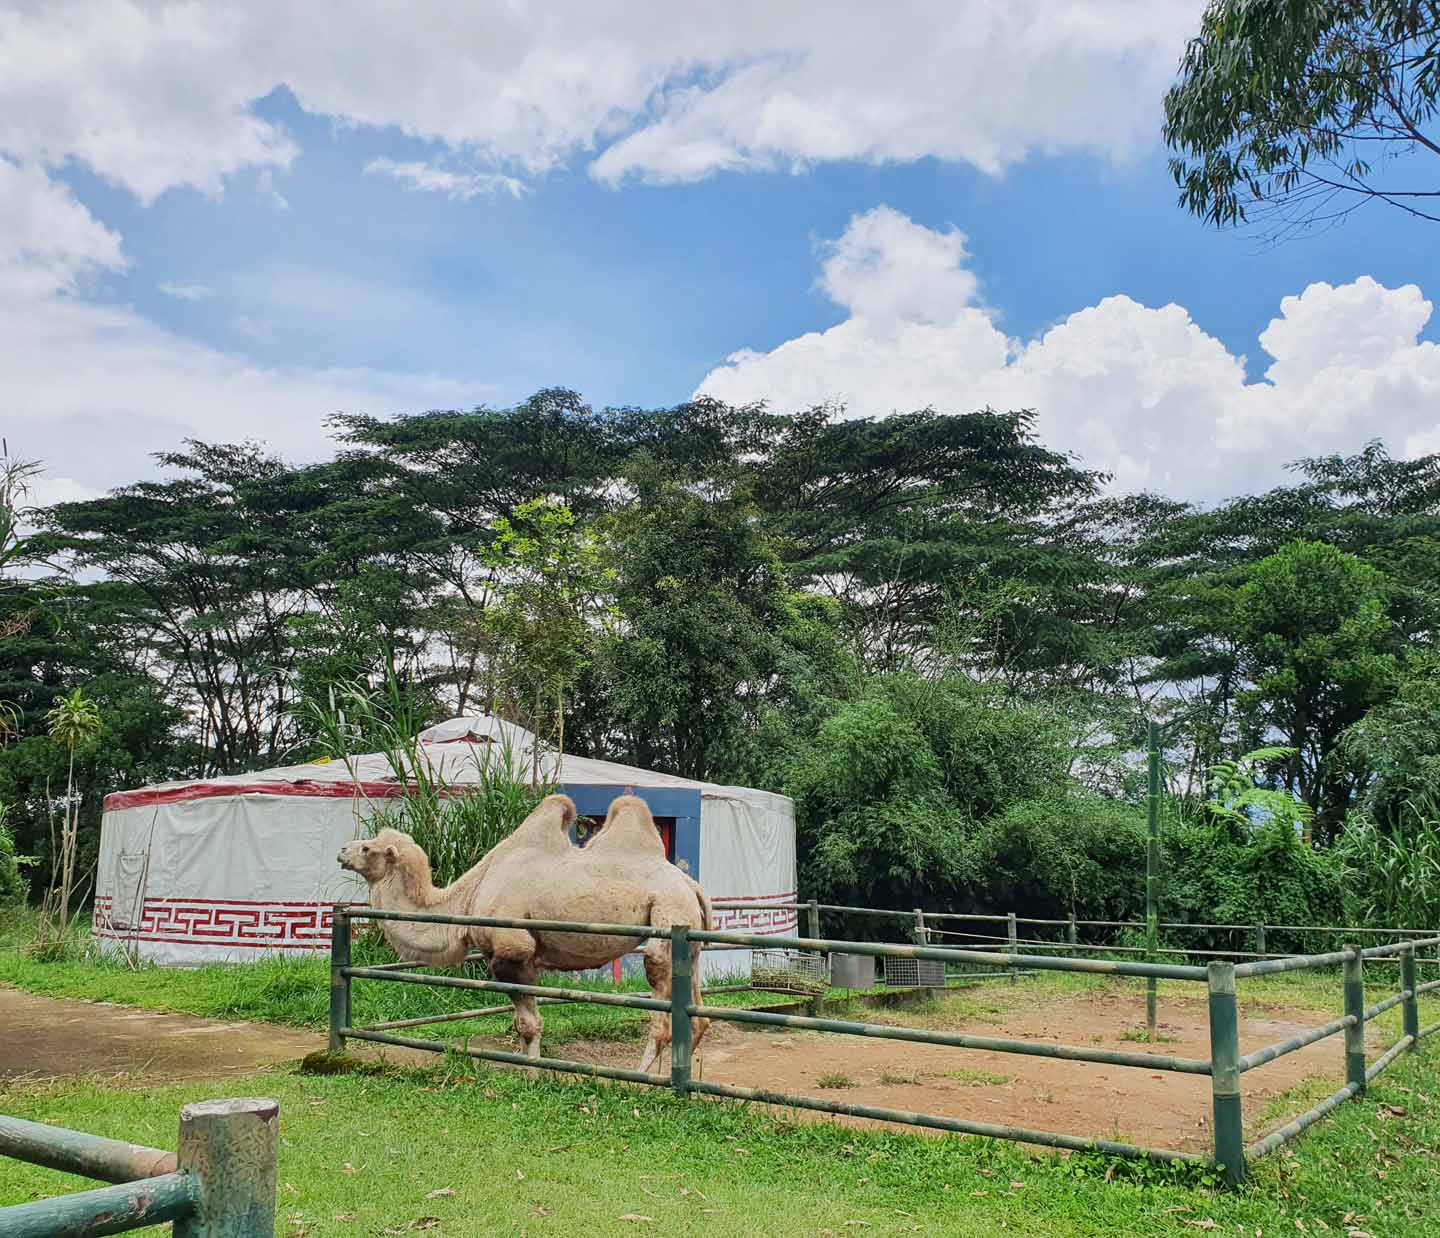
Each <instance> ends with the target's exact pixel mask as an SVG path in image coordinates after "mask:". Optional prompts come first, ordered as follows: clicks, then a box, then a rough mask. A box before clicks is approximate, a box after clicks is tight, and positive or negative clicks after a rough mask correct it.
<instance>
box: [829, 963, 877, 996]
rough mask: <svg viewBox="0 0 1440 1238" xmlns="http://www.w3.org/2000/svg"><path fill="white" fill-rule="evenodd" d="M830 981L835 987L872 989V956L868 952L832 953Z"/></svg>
mask: <svg viewBox="0 0 1440 1238" xmlns="http://www.w3.org/2000/svg"><path fill="white" fill-rule="evenodd" d="M830 983H831V984H833V985H834V986H835V987H836V988H837V989H873V988H874V987H875V959H874V957H873V956H872V955H869V954H832V955H831V956H830Z"/></svg>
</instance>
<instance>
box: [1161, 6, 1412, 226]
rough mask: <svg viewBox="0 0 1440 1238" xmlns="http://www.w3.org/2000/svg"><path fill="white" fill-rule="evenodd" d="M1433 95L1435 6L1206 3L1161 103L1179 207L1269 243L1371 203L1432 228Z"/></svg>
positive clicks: (1333, 219) (1210, 221) (1332, 220)
mask: <svg viewBox="0 0 1440 1238" xmlns="http://www.w3.org/2000/svg"><path fill="white" fill-rule="evenodd" d="M1437 97H1440V3H1437V0H1210V3H1209V4H1208V6H1207V7H1206V9H1205V13H1204V16H1203V17H1202V18H1201V22H1200V33H1199V35H1198V36H1197V37H1196V38H1195V39H1193V40H1192V41H1191V42H1190V45H1189V47H1188V48H1187V49H1186V52H1185V58H1184V61H1183V63H1182V65H1181V69H1180V80H1179V81H1178V82H1177V83H1176V84H1175V85H1174V86H1173V87H1172V88H1171V89H1170V92H1169V93H1168V94H1167V95H1166V97H1165V140H1166V141H1167V142H1168V143H1169V144H1170V146H1171V148H1172V149H1173V150H1174V151H1175V152H1176V153H1175V157H1174V158H1173V159H1172V160H1171V162H1170V169H1171V172H1172V174H1173V175H1174V177H1175V183H1176V184H1177V185H1178V186H1179V187H1180V202H1181V204H1182V205H1183V206H1184V207H1185V208H1186V209H1187V210H1189V211H1191V212H1192V213H1194V214H1195V215H1197V216H1199V217H1200V218H1202V219H1204V220H1206V221H1207V222H1209V223H1213V224H1217V225H1226V224H1236V223H1241V222H1244V221H1246V220H1250V221H1253V222H1259V223H1262V224H1265V225H1267V226H1268V227H1269V229H1270V232H1271V234H1272V235H1274V236H1284V235H1286V234H1287V233H1289V232H1291V231H1293V230H1295V229H1296V228H1301V227H1305V226H1307V225H1311V224H1326V223H1331V222H1334V221H1335V220H1337V219H1341V218H1343V217H1344V216H1346V215H1348V214H1349V213H1350V212H1351V211H1353V210H1355V209H1356V208H1357V207H1360V206H1363V205H1366V204H1367V203H1371V202H1379V203H1383V204H1386V205H1388V206H1391V207H1393V208H1395V209H1396V210H1398V211H1401V212H1403V213H1405V214H1407V215H1409V216H1412V217H1414V218H1418V219H1426V220H1432V221H1435V220H1440V188H1437V182H1436V177H1435V174H1436V168H1437V166H1440V165H1435V164H1431V163H1429V162H1428V157H1429V156H1434V155H1440V132H1437V131H1436V127H1435V120H1436V115H1435V113H1436V105H1437ZM1412 154H1414V155H1417V156H1422V157H1423V158H1413V159H1412V158H1406V156H1410V155H1412Z"/></svg>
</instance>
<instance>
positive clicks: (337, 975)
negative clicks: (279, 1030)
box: [330, 903, 351, 1053]
mask: <svg viewBox="0 0 1440 1238" xmlns="http://www.w3.org/2000/svg"><path fill="white" fill-rule="evenodd" d="M349 966H350V915H349V913H348V912H347V911H346V910H345V908H344V907H343V906H341V905H340V904H339V903H337V904H336V905H335V908H334V910H333V911H332V912H331V915H330V1052H331V1053H339V1052H340V1051H341V1050H343V1049H344V1047H345V1038H344V1037H343V1036H342V1035H341V1034H340V1029H341V1028H346V1027H350V1026H351V1022H350V977H349V976H347V975H346V974H345V969H346V968H347V967H349Z"/></svg>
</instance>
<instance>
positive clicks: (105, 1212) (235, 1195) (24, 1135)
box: [0, 1099, 280, 1238]
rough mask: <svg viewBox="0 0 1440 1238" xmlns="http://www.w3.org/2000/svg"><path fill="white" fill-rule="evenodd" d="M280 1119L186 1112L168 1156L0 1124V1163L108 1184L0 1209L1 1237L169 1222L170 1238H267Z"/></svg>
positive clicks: (216, 1108) (267, 1108) (262, 1107)
mask: <svg viewBox="0 0 1440 1238" xmlns="http://www.w3.org/2000/svg"><path fill="white" fill-rule="evenodd" d="M279 1115H280V1106H279V1103H278V1102H276V1101H273V1100H265V1099H245V1100H216V1101H205V1102H203V1103H201V1104H195V1105H186V1106H185V1107H184V1108H183V1109H182V1110H181V1111H180V1135H179V1142H178V1144H177V1148H178V1150H177V1151H176V1152H164V1151H162V1150H161V1149H159V1148H147V1147H145V1146H144V1145H142V1144H132V1143H124V1142H122V1141H120V1140H116V1139H104V1138H101V1137H100V1136H98V1135H88V1134H84V1133H82V1132H80V1131H72V1130H66V1129H65V1128H64V1127H59V1126H46V1125H44V1124H43V1123H40V1122H26V1121H24V1120H22V1119H20V1118H6V1117H0V1155H4V1156H9V1157H12V1158H14V1159H16V1160H22V1161H28V1162H30V1163H31V1164H35V1165H44V1166H46V1167H47V1168H49V1169H58V1170H61V1171H63V1172H65V1173H72V1174H79V1175H80V1176H81V1177H85V1178H97V1179H99V1180H100V1181H102V1182H110V1183H114V1184H115V1185H113V1186H106V1187H100V1188H99V1189H97V1190H93V1191H80V1192H77V1193H75V1194H71V1195H58V1196H54V1197H52V1198H49V1199H40V1200H36V1201H35V1202H33V1203H28V1204H16V1205H13V1206H11V1207H8V1208H0V1234H3V1235H5V1238H56V1236H58V1235H72V1234H86V1235H91V1234H120V1233H125V1232H127V1231H129V1230H134V1229H141V1228H144V1227H146V1226H151V1225H160V1224H163V1223H164V1222H167V1221H173V1222H175V1231H174V1232H175V1235H176V1238H272V1235H273V1234H274V1232H275V1180H276V1166H275V1156H276V1149H277V1147H278V1145H279V1132H280V1123H279Z"/></svg>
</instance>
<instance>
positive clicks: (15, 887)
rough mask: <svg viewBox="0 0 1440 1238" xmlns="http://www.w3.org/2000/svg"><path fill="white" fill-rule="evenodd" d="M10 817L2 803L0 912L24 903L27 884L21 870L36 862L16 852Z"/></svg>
mask: <svg viewBox="0 0 1440 1238" xmlns="http://www.w3.org/2000/svg"><path fill="white" fill-rule="evenodd" d="M9 816H10V814H9V811H8V810H7V808H6V806H5V805H4V804H3V803H0V911H3V910H6V909H9V908H13V907H14V906H15V904H16V903H19V902H23V901H24V898H25V892H26V884H25V878H24V876H22V874H21V872H20V869H21V867H22V866H24V865H26V864H32V863H34V861H35V857H34V856H28V855H20V854H19V853H18V852H17V851H16V848H15V835H14V833H13V832H12V831H11V829H10V821H9Z"/></svg>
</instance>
